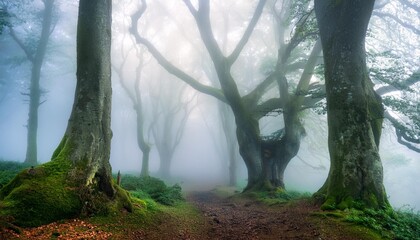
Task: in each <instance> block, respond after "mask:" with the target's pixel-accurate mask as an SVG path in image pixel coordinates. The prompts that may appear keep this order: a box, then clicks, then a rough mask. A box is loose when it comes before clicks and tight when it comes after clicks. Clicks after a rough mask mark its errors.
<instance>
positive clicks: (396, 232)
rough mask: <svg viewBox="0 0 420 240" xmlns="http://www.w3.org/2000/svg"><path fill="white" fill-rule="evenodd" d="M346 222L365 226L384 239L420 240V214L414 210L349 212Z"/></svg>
mask: <svg viewBox="0 0 420 240" xmlns="http://www.w3.org/2000/svg"><path fill="white" fill-rule="evenodd" d="M345 220H346V221H348V222H352V223H356V224H359V225H363V226H365V227H368V228H371V229H374V230H376V231H377V232H378V233H381V234H382V235H383V237H384V238H391V239H401V240H409V239H418V237H419V236H420V214H419V213H417V214H416V213H414V211H413V210H409V211H407V210H398V211H393V210H390V209H388V210H372V209H366V210H364V211H360V210H354V209H352V210H347V214H346V217H345Z"/></svg>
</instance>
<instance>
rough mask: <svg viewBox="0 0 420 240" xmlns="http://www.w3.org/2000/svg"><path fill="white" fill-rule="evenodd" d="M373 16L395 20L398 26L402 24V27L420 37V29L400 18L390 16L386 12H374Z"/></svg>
mask: <svg viewBox="0 0 420 240" xmlns="http://www.w3.org/2000/svg"><path fill="white" fill-rule="evenodd" d="M373 15H375V16H377V17H380V18H390V19H392V20H394V21H395V22H397V23H398V24H400V25H401V26H403V27H405V28H407V29H410V30H411V31H412V32H413V33H415V34H417V35H420V29H418V28H416V27H415V26H413V25H411V24H409V23H407V22H404V21H403V20H401V19H400V18H398V17H396V16H394V15H392V14H389V13H384V12H374V13H373Z"/></svg>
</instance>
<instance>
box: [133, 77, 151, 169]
mask: <svg viewBox="0 0 420 240" xmlns="http://www.w3.org/2000/svg"><path fill="white" fill-rule="evenodd" d="M136 88H137V89H138V86H137V84H136ZM137 92H138V93H137V103H136V107H135V108H136V115H137V145H138V147H139V148H140V150H141V151H142V153H143V157H142V164H141V172H140V176H142V177H147V176H149V156H150V146H149V144H148V143H147V142H146V139H145V138H144V117H143V108H142V104H143V103H142V101H141V95H140V90H137Z"/></svg>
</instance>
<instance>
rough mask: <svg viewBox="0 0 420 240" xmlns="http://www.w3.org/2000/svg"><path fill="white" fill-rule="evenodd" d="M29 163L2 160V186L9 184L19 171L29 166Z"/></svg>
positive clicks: (0, 182)
mask: <svg viewBox="0 0 420 240" xmlns="http://www.w3.org/2000/svg"><path fill="white" fill-rule="evenodd" d="M29 167H30V166H29V165H28V164H24V163H21V162H16V161H2V160H0V188H2V187H3V186H5V185H6V184H8V183H9V182H10V181H11V180H12V179H13V178H14V177H15V176H16V175H17V174H18V173H19V172H21V171H22V170H23V169H25V168H29Z"/></svg>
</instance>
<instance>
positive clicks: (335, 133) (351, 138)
mask: <svg viewBox="0 0 420 240" xmlns="http://www.w3.org/2000/svg"><path fill="white" fill-rule="evenodd" d="M373 4H374V1H373V0H354V1H322V0H315V11H316V15H317V20H318V24H319V28H320V34H321V40H322V48H323V50H324V62H325V79H326V94H327V110H328V130H329V133H328V134H329V136H328V144H329V151H330V157H331V168H330V172H329V176H328V179H327V182H326V183H325V185H324V187H323V188H321V190H320V191H319V194H320V195H321V196H322V195H324V204H323V207H324V208H341V209H343V208H348V207H364V206H367V207H373V208H380V207H387V206H389V204H388V201H387V198H386V194H385V190H384V186H383V170H382V164H381V159H380V156H379V153H378V145H379V138H380V129H381V126H382V118H383V108H382V104H381V101H380V97H378V96H377V95H376V94H375V92H374V91H373V85H372V83H371V82H370V80H369V77H368V73H367V68H366V56H365V48H364V41H365V35H366V30H367V25H368V22H369V19H370V15H371V13H372V8H373Z"/></svg>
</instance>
